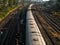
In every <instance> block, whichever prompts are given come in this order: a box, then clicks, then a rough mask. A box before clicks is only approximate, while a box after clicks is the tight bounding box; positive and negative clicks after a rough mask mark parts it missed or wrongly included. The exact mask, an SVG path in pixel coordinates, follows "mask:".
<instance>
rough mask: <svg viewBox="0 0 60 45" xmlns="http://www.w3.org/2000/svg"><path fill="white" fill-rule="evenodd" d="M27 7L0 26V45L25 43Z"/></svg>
mask: <svg viewBox="0 0 60 45" xmlns="http://www.w3.org/2000/svg"><path fill="white" fill-rule="evenodd" d="M27 7H28V6H27ZM27 7H24V8H23V9H21V10H19V11H18V12H17V14H15V15H14V16H13V17H12V18H11V19H10V20H9V21H8V22H7V23H6V24H5V25H4V26H3V27H1V28H0V45H25V25H26V24H25V23H26V19H25V18H26V12H27ZM21 20H23V21H21ZM21 22H23V23H21Z"/></svg>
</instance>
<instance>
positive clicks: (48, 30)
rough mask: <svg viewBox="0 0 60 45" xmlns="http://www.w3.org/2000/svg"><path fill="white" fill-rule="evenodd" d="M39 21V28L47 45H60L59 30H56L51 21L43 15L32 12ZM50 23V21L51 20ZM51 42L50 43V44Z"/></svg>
mask: <svg viewBox="0 0 60 45" xmlns="http://www.w3.org/2000/svg"><path fill="white" fill-rule="evenodd" d="M32 12H33V15H34V17H35V20H36V21H37V24H38V23H39V24H38V26H39V25H40V26H39V28H40V29H41V28H43V29H41V32H42V35H43V37H44V38H45V41H46V43H47V45H60V41H59V40H60V32H59V29H57V30H56V27H53V26H54V25H51V24H52V23H51V20H50V19H49V18H46V17H45V16H46V15H45V16H44V15H41V14H40V13H39V12H38V11H32ZM48 19H49V20H50V21H49V20H48ZM45 36H46V37H45ZM48 41H49V42H48Z"/></svg>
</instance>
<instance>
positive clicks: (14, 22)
mask: <svg viewBox="0 0 60 45" xmlns="http://www.w3.org/2000/svg"><path fill="white" fill-rule="evenodd" d="M0 45H60V19H59V18H58V17H56V16H54V15H52V14H50V13H47V12H45V11H43V10H42V9H41V8H40V5H35V4H30V5H26V6H24V7H22V8H21V9H20V8H18V9H17V10H15V11H14V12H13V13H11V14H9V15H8V16H7V17H6V18H5V19H4V20H2V21H1V22H0Z"/></svg>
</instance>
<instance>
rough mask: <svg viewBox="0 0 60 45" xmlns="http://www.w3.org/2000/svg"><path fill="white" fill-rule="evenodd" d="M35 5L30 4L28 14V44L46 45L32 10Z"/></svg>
mask: <svg viewBox="0 0 60 45" xmlns="http://www.w3.org/2000/svg"><path fill="white" fill-rule="evenodd" d="M33 5H34V4H30V6H29V8H28V11H27V14H26V45H46V42H45V40H44V38H43V36H42V34H41V32H40V29H39V28H38V25H37V23H36V21H35V19H34V16H33V14H32V11H31V7H32V6H33Z"/></svg>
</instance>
